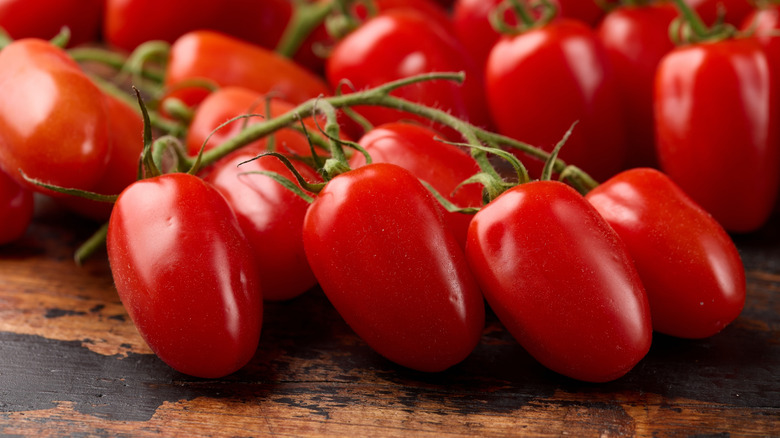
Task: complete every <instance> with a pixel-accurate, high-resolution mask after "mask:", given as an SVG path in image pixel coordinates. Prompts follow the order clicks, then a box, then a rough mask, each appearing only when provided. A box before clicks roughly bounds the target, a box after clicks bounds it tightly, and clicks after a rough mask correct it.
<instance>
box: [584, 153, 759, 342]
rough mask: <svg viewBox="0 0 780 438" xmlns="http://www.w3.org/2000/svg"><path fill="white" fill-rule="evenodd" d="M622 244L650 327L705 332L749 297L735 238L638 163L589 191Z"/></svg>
mask: <svg viewBox="0 0 780 438" xmlns="http://www.w3.org/2000/svg"><path fill="white" fill-rule="evenodd" d="M586 198H587V199H588V201H590V203H591V204H592V205H593V206H594V207H596V210H598V212H599V213H600V214H601V216H602V217H604V219H606V221H607V222H609V224H610V225H611V226H612V228H614V229H615V231H616V232H617V233H618V235H620V237H621V239H623V242H625V244H626V246H627V248H628V252H629V253H630V254H631V257H632V259H633V260H634V264H635V265H636V267H637V270H638V271H639V276H640V277H641V278H642V283H643V284H644V286H645V290H646V291H647V297H648V300H649V302H650V313H651V315H652V318H653V329H654V330H655V331H658V332H660V333H664V334H667V335H672V336H677V337H682V338H705V337H709V336H712V335H714V334H716V333H718V332H719V331H721V330H722V329H723V328H724V327H725V326H726V325H727V324H729V323H730V322H731V321H733V320H734V319H735V318H736V317H737V316H739V314H740V312H741V311H742V308H743V306H744V303H745V287H746V285H745V268H744V266H743V265H742V261H741V259H740V256H739V252H738V251H737V248H736V247H735V246H734V243H733V242H732V241H731V238H730V237H729V235H728V234H727V233H726V231H725V230H724V229H723V227H721V226H720V224H718V222H717V221H716V220H715V219H713V218H712V216H711V215H710V214H709V213H707V212H706V211H704V210H703V209H702V208H701V207H699V206H698V205H697V204H696V203H695V202H693V200H691V199H690V197H688V195H686V194H685V193H684V192H683V191H682V190H681V189H680V188H679V187H678V186H677V185H676V184H674V182H672V180H671V179H669V178H668V177H667V176H666V175H664V174H663V173H661V172H659V171H658V170H655V169H648V168H636V169H631V170H627V171H625V172H622V173H620V174H618V175H616V176H614V177H612V178H611V179H609V180H607V181H606V182H604V183H603V184H601V185H600V186H598V187H597V188H595V189H594V190H592V191H591V192H589V193H588V194H587V195H586Z"/></svg>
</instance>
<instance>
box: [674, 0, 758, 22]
mask: <svg viewBox="0 0 780 438" xmlns="http://www.w3.org/2000/svg"><path fill="white" fill-rule="evenodd" d="M684 1H685V3H686V4H687V5H688V6H690V7H692V8H693V9H694V10H695V11H696V13H697V14H699V17H701V19H702V21H704V23H706V24H708V25H712V24H714V23H715V22H716V21H717V20H718V16H719V15H720V13H721V11H722V13H724V15H723V20H724V21H725V22H726V23H729V24H732V25H734V26H739V25H740V24H742V22H743V21H744V20H745V17H747V16H748V14H750V13H751V12H752V11H753V9H754V6H753V4H752V3H751V1H750V0H684Z"/></svg>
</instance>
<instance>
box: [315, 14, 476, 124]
mask: <svg viewBox="0 0 780 438" xmlns="http://www.w3.org/2000/svg"><path fill="white" fill-rule="evenodd" d="M325 67H326V69H325V73H326V77H327V79H328V82H329V83H330V85H331V87H334V88H335V87H337V86H338V84H339V83H340V82H341V81H342V80H344V79H346V80H348V81H349V82H350V83H351V84H352V85H353V86H354V87H355V89H357V90H362V89H366V88H370V87H374V86H378V85H381V84H383V83H385V82H389V81H392V80H396V79H401V78H405V77H410V76H414V75H418V74H423V73H430V72H458V71H464V72H465V73H466V80H465V81H464V83H463V84H462V85H459V84H456V83H454V82H451V81H428V82H425V83H420V84H415V85H411V86H408V87H403V88H402V89H399V90H397V91H395V92H393V93H392V94H393V95H394V96H398V97H402V98H404V99H408V100H411V101H413V102H419V103H422V104H424V105H428V106H435V107H438V108H440V109H442V110H446V111H450V112H451V113H452V114H453V115H455V116H458V117H460V118H464V119H467V120H469V121H470V122H472V123H474V124H476V125H479V126H489V125H490V120H489V117H488V115H487V111H486V110H485V103H484V100H483V94H482V89H481V81H482V79H481V78H482V73H481V72H480V71H479V69H477V68H476V66H475V64H474V63H473V61H472V60H471V58H470V57H469V55H468V53H467V52H466V51H465V49H464V48H463V46H462V45H461V44H460V42H459V41H458V40H457V38H455V37H454V36H453V35H452V34H450V33H449V32H448V31H447V30H446V29H443V28H441V27H439V26H436V25H435V23H433V22H432V21H431V20H430V19H428V18H427V17H426V16H425V15H422V14H420V13H419V12H417V11H414V10H409V9H393V10H389V11H386V12H384V13H382V14H380V15H377V16H376V17H374V18H372V19H370V20H368V21H366V22H365V23H363V24H362V25H361V26H360V27H359V28H357V29H356V30H354V31H353V32H352V33H350V34H349V35H347V36H346V37H344V39H342V40H341V41H339V42H338V44H337V45H336V46H335V47H334V49H333V52H332V53H331V56H330V57H329V58H328V61H327V63H326V66H325ZM344 91H345V92H346V91H348V90H346V89H345V90H344ZM356 110H357V111H358V112H360V113H361V114H362V115H364V116H365V117H366V118H367V119H368V120H369V121H370V122H372V123H373V124H375V125H379V124H383V123H389V122H394V121H397V120H399V119H408V118H413V117H412V116H410V115H409V114H406V113H402V112H399V111H396V110H392V109H389V108H382V107H356Z"/></svg>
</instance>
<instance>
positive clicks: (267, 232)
mask: <svg viewBox="0 0 780 438" xmlns="http://www.w3.org/2000/svg"><path fill="white" fill-rule="evenodd" d="M255 156H257V154H256V153H254V152H252V151H243V150H242V151H238V152H236V153H234V154H231V155H230V156H228V157H226V158H225V159H223V160H221V161H220V162H218V163H217V164H216V165H215V166H214V169H213V170H212V171H211V172H210V173H209V175H208V177H206V181H208V182H210V183H212V184H213V185H214V186H215V187H216V188H217V189H219V190H220V192H222V194H223V195H224V196H225V198H226V199H227V200H228V203H229V204H230V206H231V207H232V208H233V211H234V212H235V213H236V216H237V217H238V223H239V224H240V225H241V229H242V230H243V231H244V234H245V235H246V237H247V239H248V240H249V244H250V245H251V246H252V250H253V251H254V260H255V263H256V264H257V271H258V272H259V275H260V288H261V289H262V291H263V298H264V299H266V300H270V301H279V300H287V299H290V298H294V297H296V296H298V295H300V294H302V293H303V292H306V291H307V290H309V289H311V288H312V287H314V285H316V284H317V280H316V279H315V278H314V273H312V272H311V268H309V263H308V262H307V261H306V254H305V253H304V251H303V237H302V233H303V231H302V230H303V217H304V216H305V215H306V210H307V209H308V208H309V203H308V202H306V201H304V200H303V199H301V198H300V197H298V196H297V195H296V194H294V193H293V192H291V191H290V190H288V189H286V188H284V187H283V186H282V185H281V184H279V183H278V182H276V181H274V180H273V179H271V178H270V177H267V176H264V175H250V174H247V173H246V172H254V171H270V172H275V173H277V174H279V175H282V176H284V177H285V178H287V179H289V180H291V181H295V178H294V177H293V175H292V173H291V172H290V171H289V170H288V169H287V168H286V167H285V166H284V164H282V163H281V161H279V160H278V159H277V158H275V157H262V158H259V159H257V160H255V161H252V162H249V163H246V164H243V165H241V166H239V164H240V163H242V162H244V161H247V160H250V159H252V158H254V157H255ZM295 164H296V166H295V167H296V169H297V170H298V172H300V173H301V174H302V175H303V176H304V178H306V180H307V181H310V182H318V181H321V178H320V176H319V175H318V174H317V173H316V172H315V171H314V170H313V169H311V168H310V167H308V166H306V165H305V164H303V163H300V162H295Z"/></svg>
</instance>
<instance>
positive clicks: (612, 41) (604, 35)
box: [597, 3, 678, 168]
mask: <svg viewBox="0 0 780 438" xmlns="http://www.w3.org/2000/svg"><path fill="white" fill-rule="evenodd" d="M677 16H678V13H677V9H676V8H675V7H674V5H672V4H671V3H658V4H650V5H648V6H639V7H637V6H623V7H618V8H616V9H613V10H612V11H610V12H609V13H608V14H607V15H606V16H605V17H604V19H603V20H602V21H601V23H600V24H599V26H598V28H597V35H598V37H599V40H600V41H601V42H602V44H603V45H604V48H605V49H606V51H607V56H609V61H610V63H611V64H612V66H613V68H614V69H615V79H616V81H617V84H618V87H619V89H620V95H621V97H622V99H623V110H624V120H625V124H626V125H625V126H626V145H627V149H628V150H627V155H626V163H625V166H626V167H627V168H631V167H639V166H651V167H657V166H658V159H657V158H656V152H655V125H654V120H653V86H654V83H655V70H656V68H657V67H658V63H659V62H660V60H661V58H662V57H663V56H664V55H666V54H667V53H668V52H670V51H671V50H672V49H673V48H674V43H673V42H672V40H671V38H669V26H670V24H671V23H672V21H673V20H674V19H675V18H676V17H677Z"/></svg>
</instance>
